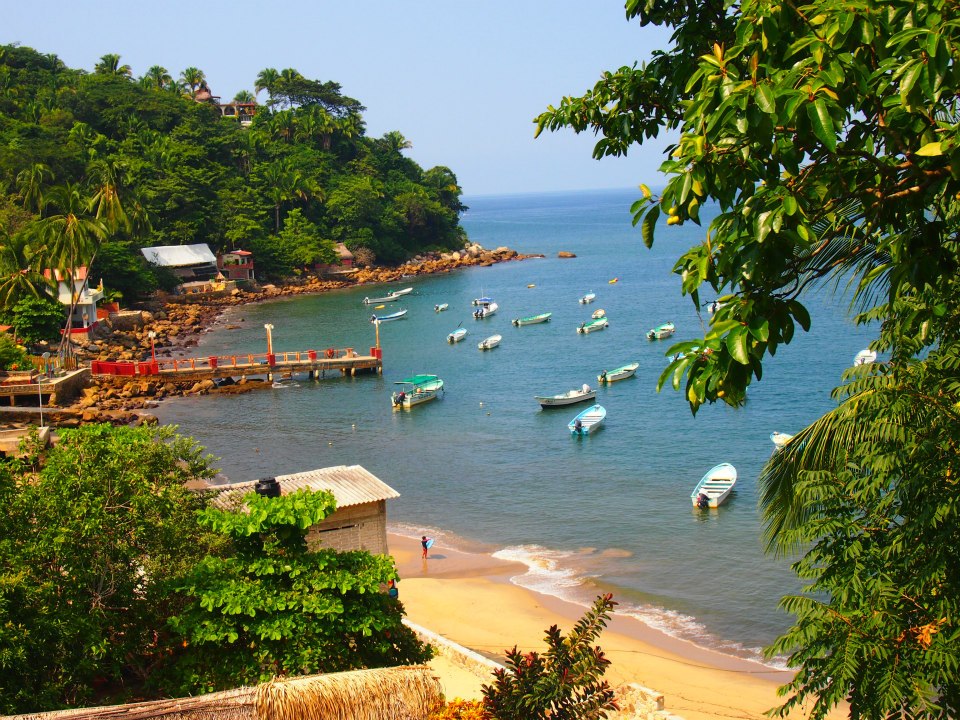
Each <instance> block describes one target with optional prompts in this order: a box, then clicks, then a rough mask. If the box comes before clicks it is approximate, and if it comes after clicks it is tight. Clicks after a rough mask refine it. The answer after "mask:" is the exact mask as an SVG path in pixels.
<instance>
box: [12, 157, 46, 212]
mask: <svg viewBox="0 0 960 720" xmlns="http://www.w3.org/2000/svg"><path fill="white" fill-rule="evenodd" d="M51 180H53V172H52V171H51V170H50V168H49V167H47V166H46V165H44V164H43V163H34V164H33V165H31V166H30V167H28V168H26V169H24V170H21V171H20V172H19V173H17V187H18V189H19V190H20V197H21V198H22V200H23V207H24V209H26V210H30V211H32V212H35V213H40V212H41V211H42V209H43V188H44V186H45V185H46V184H47V183H48V182H49V181H51Z"/></svg>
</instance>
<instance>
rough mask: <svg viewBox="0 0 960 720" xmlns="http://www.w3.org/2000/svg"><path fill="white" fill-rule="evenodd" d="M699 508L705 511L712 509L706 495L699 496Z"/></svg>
mask: <svg viewBox="0 0 960 720" xmlns="http://www.w3.org/2000/svg"><path fill="white" fill-rule="evenodd" d="M697 507H698V508H700V509H701V510H705V509H706V508H708V507H710V498H708V497H707V496H706V494H704V493H700V494H699V495H697Z"/></svg>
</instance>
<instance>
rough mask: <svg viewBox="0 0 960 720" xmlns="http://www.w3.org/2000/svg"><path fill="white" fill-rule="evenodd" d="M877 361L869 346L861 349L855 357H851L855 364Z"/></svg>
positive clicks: (875, 354)
mask: <svg viewBox="0 0 960 720" xmlns="http://www.w3.org/2000/svg"><path fill="white" fill-rule="evenodd" d="M876 361H877V353H876V351H874V350H871V349H870V348H866V349H865V350H861V351H860V352H858V353H857V355H856V357H855V358H853V364H854V365H855V366H856V365H866V364H867V363H872V362H876Z"/></svg>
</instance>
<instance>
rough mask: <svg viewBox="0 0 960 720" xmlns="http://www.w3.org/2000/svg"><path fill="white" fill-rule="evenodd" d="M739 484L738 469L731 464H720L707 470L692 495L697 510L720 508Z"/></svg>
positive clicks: (691, 498)
mask: <svg viewBox="0 0 960 720" xmlns="http://www.w3.org/2000/svg"><path fill="white" fill-rule="evenodd" d="M736 484H737V469H736V468H735V467H734V466H733V465H731V464H730V463H720V464H719V465H715V466H714V467H712V468H710V469H709V470H707V473H706V475H704V476H703V477H702V478H700V482H698V483H697V486H696V487H695V488H694V489H693V492H692V493H690V500H691V501H692V502H693V506H694V507H696V508H701V509H703V508H708V507H712V508H715V507H720V505H722V504H723V503H724V502H725V501H726V499H727V498H728V497H730V493H731V492H733V486H734V485H736Z"/></svg>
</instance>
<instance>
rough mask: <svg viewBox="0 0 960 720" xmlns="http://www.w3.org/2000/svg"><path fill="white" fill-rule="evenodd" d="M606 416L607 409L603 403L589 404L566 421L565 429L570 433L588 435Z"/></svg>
mask: <svg viewBox="0 0 960 720" xmlns="http://www.w3.org/2000/svg"><path fill="white" fill-rule="evenodd" d="M606 417H607V411H606V409H605V408H604V407H603V405H591V406H590V407H588V408H587V409H586V410H584V411H583V412H582V413H580V414H579V415H577V416H576V417H575V418H574V419H573V420H571V421H570V422H568V423H567V429H568V430H570V434H571V435H589V434H590V433H592V432H593V431H594V430H597V429H598V428H599V427H600V426H601V425H602V424H603V421H604V418H606Z"/></svg>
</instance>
